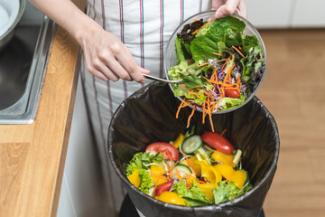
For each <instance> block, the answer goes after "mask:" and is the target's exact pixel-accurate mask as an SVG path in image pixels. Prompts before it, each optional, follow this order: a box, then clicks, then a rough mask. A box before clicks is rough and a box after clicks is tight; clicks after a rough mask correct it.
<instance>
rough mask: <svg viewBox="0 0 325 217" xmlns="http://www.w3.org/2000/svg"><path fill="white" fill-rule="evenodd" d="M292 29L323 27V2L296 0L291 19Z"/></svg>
mask: <svg viewBox="0 0 325 217" xmlns="http://www.w3.org/2000/svg"><path fill="white" fill-rule="evenodd" d="M292 26H293V27H324V26H325V1H324V0H311V1H307V0H296V2H295V7H294V11H293V18H292Z"/></svg>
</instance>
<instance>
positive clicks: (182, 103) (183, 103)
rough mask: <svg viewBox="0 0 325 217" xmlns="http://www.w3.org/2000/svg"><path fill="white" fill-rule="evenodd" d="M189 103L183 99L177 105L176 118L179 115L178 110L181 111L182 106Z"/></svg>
mask: <svg viewBox="0 0 325 217" xmlns="http://www.w3.org/2000/svg"><path fill="white" fill-rule="evenodd" d="M188 105H189V104H188V103H187V102H185V101H182V102H181V103H180V104H179V106H178V109H177V112H176V119H178V116H179V112H180V111H181V109H182V108H184V107H186V106H188Z"/></svg>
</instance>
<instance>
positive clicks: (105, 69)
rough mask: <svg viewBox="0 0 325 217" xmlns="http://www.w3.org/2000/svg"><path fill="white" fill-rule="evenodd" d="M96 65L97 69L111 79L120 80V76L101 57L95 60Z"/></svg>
mask: <svg viewBox="0 0 325 217" xmlns="http://www.w3.org/2000/svg"><path fill="white" fill-rule="evenodd" d="M94 66H95V68H96V70H97V71H99V72H101V74H104V76H105V77H107V78H108V79H109V80H111V81H117V80H119V78H118V77H117V76H116V75H115V74H114V73H113V72H112V71H111V70H110V69H109V68H108V67H107V66H106V65H104V64H103V62H102V61H100V60H99V59H96V60H95V61H94Z"/></svg>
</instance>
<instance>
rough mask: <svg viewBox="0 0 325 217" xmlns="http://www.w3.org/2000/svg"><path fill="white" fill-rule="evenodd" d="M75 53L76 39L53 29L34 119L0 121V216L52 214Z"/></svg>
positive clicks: (47, 216)
mask: <svg viewBox="0 0 325 217" xmlns="http://www.w3.org/2000/svg"><path fill="white" fill-rule="evenodd" d="M77 57H78V46H77V44H76V43H75V42H74V41H73V40H72V39H71V38H70V37H69V36H68V34H67V33H66V32H65V31H63V30H62V29H61V28H57V30H56V32H55V34H54V36H53V39H52V44H51V49H50V53H49V59H48V66H47V69H46V75H45V80H44V85H43V88H42V92H41V99H40V105H39V108H38V113H37V116H36V119H35V121H34V123H33V124H31V125H0V216H6V217H25V216H26V217H50V216H53V217H54V216H56V210H57V205H58V198H59V193H60V186H61V179H62V175H63V168H64V161H65V157H66V150H67V143H68V138H69V130H70V124H71V123H70V122H71V118H72V114H71V113H72V110H73V105H74V97H75V90H76V85H77V73H76V66H77Z"/></svg>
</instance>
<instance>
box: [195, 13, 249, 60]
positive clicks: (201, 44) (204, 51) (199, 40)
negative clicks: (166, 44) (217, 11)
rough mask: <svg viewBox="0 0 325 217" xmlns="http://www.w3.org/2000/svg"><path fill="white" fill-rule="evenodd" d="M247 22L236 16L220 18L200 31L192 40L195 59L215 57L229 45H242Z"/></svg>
mask: <svg viewBox="0 0 325 217" xmlns="http://www.w3.org/2000/svg"><path fill="white" fill-rule="evenodd" d="M244 29H245V23H244V22H242V21H241V20H239V19H237V18H235V17H231V16H228V17H224V18H221V19H218V20H216V21H214V22H213V23H211V24H210V25H208V26H207V27H205V28H203V29H202V30H200V31H199V33H198V34H197V36H196V37H195V38H194V39H193V40H192V41H191V44H190V50H191V54H192V57H193V59H194V61H196V62H197V61H200V60H207V59H209V58H215V57H216V56H215V55H214V54H213V53H216V52H217V53H222V52H223V51H224V50H225V49H226V48H227V47H228V48H229V47H231V46H232V45H241V44H242V36H243V31H244Z"/></svg>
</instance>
